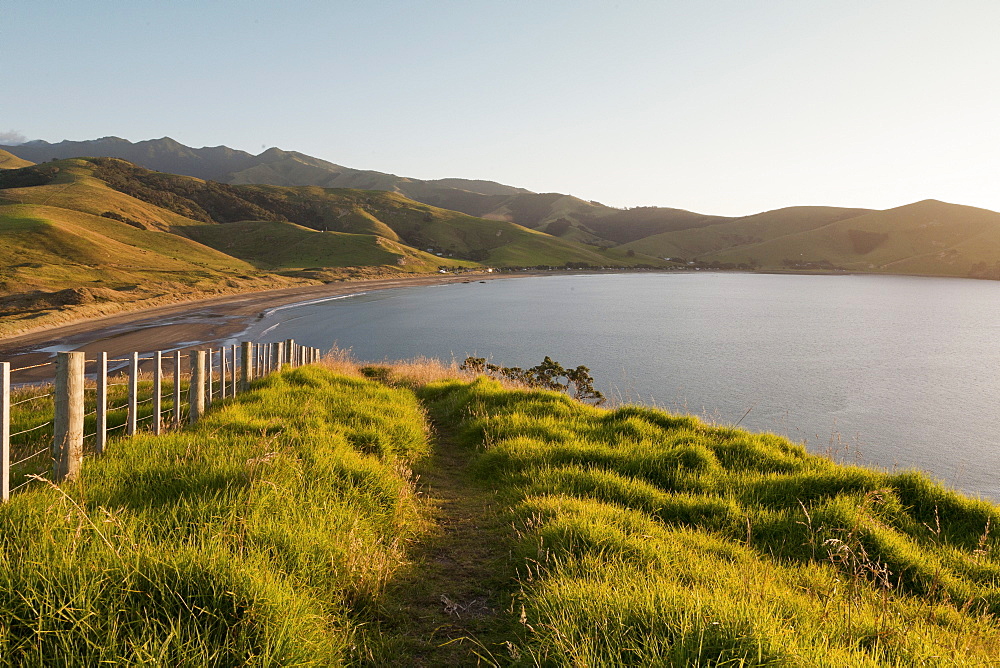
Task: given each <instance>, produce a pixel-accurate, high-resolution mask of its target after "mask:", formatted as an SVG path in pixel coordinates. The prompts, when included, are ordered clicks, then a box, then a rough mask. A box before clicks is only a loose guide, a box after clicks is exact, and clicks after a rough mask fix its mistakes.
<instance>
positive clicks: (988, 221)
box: [707, 200, 1000, 276]
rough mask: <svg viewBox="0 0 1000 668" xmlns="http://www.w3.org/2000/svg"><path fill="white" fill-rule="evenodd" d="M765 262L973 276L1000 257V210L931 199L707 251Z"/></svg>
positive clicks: (724, 257) (717, 256)
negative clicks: (762, 239)
mask: <svg viewBox="0 0 1000 668" xmlns="http://www.w3.org/2000/svg"><path fill="white" fill-rule="evenodd" d="M707 257H709V258H711V259H717V260H720V261H724V262H733V261H742V259H744V258H754V259H756V260H757V261H758V263H760V264H761V265H762V266H770V267H780V266H792V265H794V264H795V263H796V262H814V263H818V262H827V263H830V264H832V265H835V266H838V267H842V268H844V269H848V270H856V271H872V272H885V273H898V274H925V275H937V276H971V275H974V274H975V268H976V266H977V265H987V266H994V265H995V264H996V263H997V262H1000V213H996V212H993V211H987V210H985V209H977V208H974V207H967V206H959V205H956V204H946V203H944V202H938V201H935V200H927V201H924V202H917V203H916V204H909V205H907V206H902V207H898V208H895V209H889V210H887V211H874V212H870V213H867V214H864V215H861V216H856V217H852V218H847V219H845V220H840V221H837V222H833V223H830V224H828V225H824V226H821V227H818V228H816V229H813V230H807V231H803V232H799V233H797V234H789V235H785V236H783V237H778V238H775V239H772V240H769V241H764V242H762V243H757V244H749V245H744V246H740V247H738V248H730V249H726V250H721V251H718V252H716V253H714V254H711V255H708V256H707Z"/></svg>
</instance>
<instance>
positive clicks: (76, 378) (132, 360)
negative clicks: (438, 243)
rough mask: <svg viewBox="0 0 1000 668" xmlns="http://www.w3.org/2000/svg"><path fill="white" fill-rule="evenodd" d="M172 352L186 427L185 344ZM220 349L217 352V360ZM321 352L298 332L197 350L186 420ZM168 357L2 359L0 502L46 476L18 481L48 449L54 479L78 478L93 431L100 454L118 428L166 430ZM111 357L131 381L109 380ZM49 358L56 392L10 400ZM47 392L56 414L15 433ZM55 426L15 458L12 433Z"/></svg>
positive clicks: (176, 415)
mask: <svg viewBox="0 0 1000 668" xmlns="http://www.w3.org/2000/svg"><path fill="white" fill-rule="evenodd" d="M172 352H173V353H174V354H173V356H172V357H173V359H172V361H173V367H174V368H173V388H172V390H173V406H172V413H173V415H172V423H173V427H174V428H179V427H180V426H181V425H182V424H183V420H182V417H183V413H184V406H183V402H182V401H181V380H182V374H181V366H182V357H181V351H180V350H174V351H172ZM215 355H218V363H217V364H216V361H215ZM321 356H322V354H321V351H320V350H319V349H318V348H309V347H305V346H301V345H298V344H296V343H295V341H294V340H292V339H288V340H286V341H276V342H271V343H254V342H251V341H243V342H242V343H240V344H239V345H238V346H237V345H232V346H224V347H221V348H219V349H216V350H213V349H212V348H208V349H207V350H197V349H195V350H191V351H190V353H189V365H188V373H187V379H188V401H187V417H188V420H187V421H188V423H190V424H194V423H195V422H197V420H198V419H199V418H200V417H201V416H202V415H203V414H204V412H205V410H206V409H207V408H209V407H210V406H211V405H212V403H213V402H214V401H224V400H226V399H230V398H234V397H235V396H236V395H237V393H239V392H243V391H246V390H247V389H248V388H249V386H250V383H251V382H252V381H253V380H254V379H256V378H262V377H264V376H266V375H268V374H270V373H273V372H275V371H280V370H281V368H282V367H283V366H286V365H287V366H292V367H296V366H301V365H304V364H312V363H315V362H318V361H319V360H320V359H321ZM163 360H164V355H163V351H154V352H152V353H149V354H146V355H142V356H140V354H139V353H138V352H133V353H130V354H129V356H128V357H124V358H117V359H109V358H108V354H107V353H106V352H102V353H98V354H97V358H96V359H92V360H87V359H86V357H85V354H84V353H82V352H60V353H57V356H56V360H55V361H54V362H44V363H42V364H33V365H30V366H24V367H18V368H16V369H12V368H11V363H10V362H0V502H5V501H7V500H9V499H10V496H11V494H13V493H14V492H15V491H17V490H19V489H22V488H23V487H26V486H27V485H28V484H29V483H31V482H34V481H36V480H37V479H41V476H38V475H35V474H36V473H37V471H34V472H32V471H31V469H29V470H28V471H27V472H22V475H26V476H27V479H26V480H24V481H23V482H21V483H20V484H19V485H17V486H16V487H14V488H11V472H12V469H14V468H15V467H18V466H21V465H22V464H26V463H27V462H29V461H31V460H34V459H36V458H38V457H39V456H40V455H43V454H45V453H49V455H50V458H51V460H52V469H51V474H52V475H51V479H52V480H53V481H54V482H56V483H59V482H62V481H63V480H72V479H74V478H75V477H77V476H78V475H79V474H80V469H81V467H82V461H83V453H84V440H85V439H90V438H94V453H95V454H96V455H98V456H99V455H101V454H102V453H104V451H105V450H106V449H107V447H108V435H109V434H110V433H111V432H114V431H117V430H119V429H124V430H125V435H134V434H137V433H138V431H139V425H140V424H145V423H147V422H149V423H150V425H149V427H148V429H149V430H150V431H151V432H152V433H153V434H156V435H159V434H161V433H163V427H164V422H165V421H164V415H163V399H164V395H163ZM109 362H113V363H120V362H126V363H127V365H126V367H125V371H124V373H125V375H127V378H126V380H125V382H117V383H109V382H108V378H109V376H108V363H109ZM142 362H152V366H153V370H152V386H153V387H152V390H151V392H152V395H151V396H150V397H148V398H146V399H142V400H140V399H139V393H140V390H139V378H140V375H141V371H140V366H141V363H142ZM88 364H96V366H97V369H96V372H95V374H96V379H97V382H96V384H95V386H94V387H89V388H88V387H86V382H85V378H86V369H87V366H88ZM50 365H55V371H56V373H55V382H54V383H53V385H52V391H50V392H48V393H46V394H40V395H36V396H31V397H26V398H21V399H18V400H17V401H16V402H11V376H12V374H15V373H17V372H19V371H27V370H29V369H38V368H41V367H46V366H50ZM216 374H218V376H216ZM147 378H148V376H147ZM216 378H218V383H217V386H218V391H216ZM119 386H124V387H127V390H126V395H127V400H126V402H125V403H124V404H122V405H121V406H115V407H109V406H108V403H109V402H108V399H109V390H110V389H111V388H113V387H119ZM89 391H96V396H95V395H90V396H94V401H95V408H94V409H93V410H91V411H90V412H85V409H84V405H85V392H89ZM22 396H23V395H22ZM168 396H169V395H168ZM43 399H51V400H52V409H53V417H52V419H51V420H48V421H46V422H43V423H41V424H37V425H34V426H31V427H28V428H25V429H22V430H20V431H17V432H14V433H12V432H11V425H12V416H11V409H13V408H17V407H19V406H21V405H23V404H29V403H30V402H34V401H40V400H43ZM146 404H152V406H151V409H150V411H151V413H150V414H149V415H145V416H142V417H140V416H139V408H140V406H144V405H146ZM123 409H125V410H127V413H126V416H125V421H124V423H122V424H118V425H115V426H114V427H109V426H108V414H109V413H113V412H116V411H121V410H123ZM30 410H32V409H31V408H30V407H26V408H24V409H21V410H20V411H19V413H20V414H21V416H22V418H23V415H24V414H25V411H30ZM90 417H93V418H94V424H95V429H94V431H91V432H85V430H84V424H85V422H86V420H87V418H90ZM21 424H23V422H21ZM49 426H51V427H52V441H51V443H50V444H49V445H48V446H46V447H45V448H42V449H40V450H38V451H37V452H35V453H33V454H30V455H27V456H23V457H21V458H20V459H19V460H17V461H15V462H13V463H11V454H12V450H11V448H12V443H15V442H16V441H13V439H17V438H18V437H21V436H25V435H27V434H31V433H33V432H37V431H40V430H42V429H44V428H46V427H49ZM143 428H144V429H146V428H147V427H143ZM16 443H17V445H19V446H20V448H21V449H22V450H21V452H22V453H23V449H24V448H25V446H30V445H31V444H32V443H38V440H37V439H36V437H30V438H29V439H26V440H24V439H22V440H21V441H19V442H16ZM46 479H48V478H46Z"/></svg>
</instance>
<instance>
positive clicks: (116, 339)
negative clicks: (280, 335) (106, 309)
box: [0, 271, 555, 384]
mask: <svg viewBox="0 0 1000 668" xmlns="http://www.w3.org/2000/svg"><path fill="white" fill-rule="evenodd" d="M553 273H555V272H541V271H533V272H523V273H522V272H518V273H507V272H504V273H496V274H458V275H447V276H446V275H426V276H416V277H412V278H411V277H405V278H383V279H369V280H360V281H343V282H337V283H325V284H321V285H308V286H296V287H292V288H280V289H277V290H263V291H258V292H243V293H236V294H230V295H224V296H218V297H210V298H208V299H199V300H190V301H184V302H174V303H172V304H166V305H163V306H154V307H152V308H147V309H141V310H135V311H127V312H124V313H116V314H113V315H108V316H102V317H98V318H86V319H81V320H76V321H74V322H72V323H68V324H63V325H56V326H53V327H47V328H44V329H40V330H36V331H33V332H29V333H26V334H20V335H17V336H14V337H10V338H6V339H0V361H4V362H11V363H12V366H13V367H15V368H16V367H19V366H29V365H34V364H41V363H43V362H47V361H49V360H51V359H52V358H53V357H54V355H55V353H56V352H58V351H64V350H65V351H84V352H87V353H96V352H107V353H108V354H109V356H110V357H119V356H121V355H123V354H127V353H131V352H134V351H140V352H149V351H153V350H163V351H166V350H174V349H178V348H188V347H195V346H201V345H210V344H214V345H215V346H216V347H217V346H218V345H219V344H220V343H221V342H222V341H226V340H230V339H232V338H234V337H238V336H239V335H240V334H241V333H243V332H245V331H247V329H249V327H250V326H251V325H252V324H253V322H254V321H255V320H257V319H259V318H261V317H263V316H264V315H265V314H266V313H268V312H273V311H274V310H275V309H280V308H289V307H292V306H295V305H298V304H302V303H308V302H315V301H326V300H332V299H341V298H344V297H348V296H350V295H353V294H359V293H363V292H375V291H380V290H391V289H395V288H405V287H421V286H429V285H447V284H450V283H469V282H473V281H477V282H478V281H486V280H497V279H503V278H518V277H522V278H526V277H538V276H545V275H551V274H553ZM12 380H14V381H15V382H16V383H18V384H21V383H37V382H45V381H47V380H51V372H50V370H49V369H47V368H43V369H39V370H38V371H36V372H34V373H32V372H21V373H19V374H18V377H17V378H16V379H12Z"/></svg>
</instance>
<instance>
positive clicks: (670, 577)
mask: <svg viewBox="0 0 1000 668" xmlns="http://www.w3.org/2000/svg"><path fill="white" fill-rule="evenodd" d="M360 372H361V374H365V375H367V376H368V377H369V378H368V379H365V378H362V377H361V374H359V370H358V369H357V368H356V367H354V366H352V365H350V364H348V363H345V362H339V363H336V364H335V365H334V366H333V367H331V368H328V369H321V368H303V369H298V370H294V371H285V372H284V373H282V374H280V375H278V376H273V377H270V378H267V379H264V380H261V381H258V382H256V383H255V385H254V388H253V389H252V391H250V392H249V393H246V394H244V395H241V396H240V397H238V398H237V399H235V400H227V401H226V402H224V403H222V404H217V405H215V406H214V407H213V408H212V409H211V410H210V411H209V413H208V416H207V417H206V418H205V419H204V420H203V421H202V422H201V423H200V424H199V425H197V426H195V427H193V428H187V429H184V430H182V431H179V432H173V433H170V434H168V435H166V436H163V437H159V438H154V437H152V436H138V437H133V438H122V439H118V440H116V441H114V442H113V443H112V445H111V447H110V448H109V449H108V452H107V454H106V455H104V456H103V457H101V458H89V459H87V460H86V461H85V466H84V474H83V478H82V480H81V481H80V482H79V483H73V484H68V485H65V486H63V487H62V488H61V489H59V490H57V489H55V488H52V487H50V486H46V485H44V484H37V485H36V486H34V487H33V488H32V489H30V490H29V491H26V492H22V493H19V494H16V495H15V496H14V498H13V500H12V502H11V503H9V504H5V505H3V506H0V533H3V541H2V544H3V546H4V548H3V551H2V553H0V580H2V581H3V583H4V586H3V587H0V610H2V612H3V614H2V615H0V651H2V653H3V656H5V657H7V659H8V660H9V661H11V662H12V663H23V662H28V663H31V662H34V663H38V664H39V665H41V664H46V665H52V664H59V665H93V664H95V663H98V662H101V661H104V662H109V663H147V664H148V663H153V664H161V665H165V664H169V665H191V666H194V665H199V666H223V665H246V664H252V665H291V664H294V665H345V664H347V665H372V666H384V665H399V666H437V665H524V666H538V665H546V666H603V665H643V666H645V665H744V666H765V665H767V666H774V665H794V666H817V667H819V666H845V665H849V666H911V665H960V666H984V665H991V664H992V662H994V660H995V657H996V656H998V655H1000V624H998V622H997V617H996V615H997V613H998V612H1000V589H998V587H997V583H998V582H1000V539H998V538H997V536H996V530H995V527H996V526H997V523H998V522H1000V509H998V508H997V507H996V506H994V505H992V504H989V503H986V502H982V501H974V500H971V499H968V498H965V497H963V496H961V495H958V494H956V493H954V492H950V491H948V490H946V489H944V488H942V487H940V486H939V485H937V484H935V483H933V482H931V481H930V480H928V479H927V478H926V477H925V476H923V475H921V474H918V473H913V472H903V473H892V474H889V473H885V472H880V471H875V470H871V469H866V468H860V467H854V466H844V465H840V464H836V463H834V462H832V461H830V460H828V459H825V458H823V457H818V456H813V455H809V454H807V453H806V452H805V451H804V449H803V448H802V447H801V446H798V445H795V444H793V443H790V442H788V441H787V440H785V439H783V438H780V437H777V436H773V435H769V434H751V433H748V432H745V431H742V430H739V429H732V428H723V427H715V426H711V425H707V424H705V423H703V422H701V421H699V420H697V419H695V418H692V417H686V416H677V415H671V414H668V413H665V412H662V411H658V410H653V409H648V408H641V407H634V406H623V407H619V408H614V409H603V408H594V407H592V406H587V405H584V404H581V403H578V402H575V401H572V400H570V399H569V398H568V397H567V396H565V395H563V394H559V393H554V392H549V391H539V390H531V389H525V388H518V387H505V386H503V385H501V384H499V383H498V382H496V381H493V380H488V379H485V378H479V379H472V378H470V377H468V376H463V375H462V374H461V373H459V372H457V371H456V370H453V369H452V370H449V369H447V368H443V367H440V366H439V365H438V366H436V365H434V364H432V363H428V362H418V363H412V362H411V363H401V364H396V365H389V366H381V367H366V368H363V369H360ZM19 410H23V408H19ZM425 415H430V417H431V418H432V421H431V422H430V423H428V421H427V420H426V419H425ZM15 417H16V416H15ZM411 467H415V470H416V471H417V472H418V473H419V476H420V477H419V481H422V482H418V479H417V478H416V477H414V476H413V475H411V473H410V469H411Z"/></svg>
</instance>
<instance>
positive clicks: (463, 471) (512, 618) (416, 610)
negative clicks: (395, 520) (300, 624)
mask: <svg viewBox="0 0 1000 668" xmlns="http://www.w3.org/2000/svg"><path fill="white" fill-rule="evenodd" d="M473 457H474V452H473V451H472V450H470V449H468V448H465V447H462V446H459V445H457V444H456V443H455V442H454V439H452V438H450V437H449V436H448V435H447V434H444V435H438V438H437V440H436V443H435V449H434V455H433V456H432V457H430V458H429V460H428V461H425V462H423V463H422V465H421V466H420V467H419V469H418V470H417V471H416V472H417V473H418V475H420V479H419V485H418V487H419V489H420V492H421V493H422V494H424V495H426V498H427V501H428V502H429V504H430V505H431V507H432V509H433V510H432V513H433V520H434V521H435V527H434V528H433V529H432V530H431V533H430V535H429V536H428V537H427V538H425V539H424V540H423V541H422V542H421V543H420V544H419V545H417V546H415V548H414V553H413V555H412V556H413V564H412V566H411V567H410V568H409V569H408V570H407V572H406V573H404V574H403V575H401V576H400V577H399V578H397V580H396V581H395V582H393V583H392V584H391V585H390V586H389V589H388V591H387V592H386V595H385V601H386V603H385V619H384V623H383V624H382V625H381V629H382V631H383V632H384V633H385V634H386V635H392V636H396V637H397V638H400V640H399V642H398V645H397V647H395V648H394V651H393V652H392V654H393V656H391V657H382V658H381V659H380V660H379V662H378V663H379V664H380V665H386V662H388V665H397V666H477V665H484V666H490V665H497V664H500V665H504V664H506V663H508V661H509V657H510V653H509V651H508V649H507V646H506V641H508V640H514V639H515V638H516V637H517V634H519V633H520V630H521V626H520V624H519V622H518V615H517V614H515V613H514V611H513V608H514V604H513V602H512V587H511V582H512V580H511V575H512V573H511V559H510V553H509V545H510V532H511V528H510V526H509V525H505V524H504V523H503V520H502V519H501V514H500V511H501V510H502V507H501V503H500V502H499V500H498V498H497V496H496V494H495V492H494V491H493V490H492V489H491V488H490V487H489V485H488V483H484V482H482V481H479V480H475V479H474V478H473V477H472V475H471V474H470V471H469V463H470V461H471V460H472V459H473Z"/></svg>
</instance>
